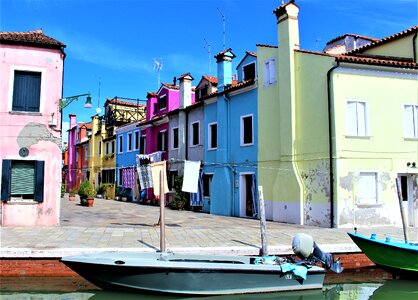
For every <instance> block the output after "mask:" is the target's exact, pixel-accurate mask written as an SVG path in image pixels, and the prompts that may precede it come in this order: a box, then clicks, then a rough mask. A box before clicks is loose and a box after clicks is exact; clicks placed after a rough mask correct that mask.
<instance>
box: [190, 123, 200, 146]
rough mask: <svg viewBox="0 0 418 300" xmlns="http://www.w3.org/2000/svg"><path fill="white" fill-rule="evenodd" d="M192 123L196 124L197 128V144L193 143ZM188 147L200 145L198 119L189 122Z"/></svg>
mask: <svg viewBox="0 0 418 300" xmlns="http://www.w3.org/2000/svg"><path fill="white" fill-rule="evenodd" d="M194 124H198V129H197V140H198V141H197V144H193V137H194V129H193V125H194ZM189 144H190V147H197V146H199V145H200V121H195V122H192V123H190V143H189Z"/></svg>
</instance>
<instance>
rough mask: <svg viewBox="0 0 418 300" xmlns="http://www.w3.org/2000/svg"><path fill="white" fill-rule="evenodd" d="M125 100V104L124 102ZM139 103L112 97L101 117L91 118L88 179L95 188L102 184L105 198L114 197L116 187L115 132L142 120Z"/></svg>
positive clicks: (142, 109)
mask: <svg viewBox="0 0 418 300" xmlns="http://www.w3.org/2000/svg"><path fill="white" fill-rule="evenodd" d="M126 100H127V101H126ZM139 102H142V100H139V99H130V98H121V97H115V98H112V99H110V98H109V99H107V100H106V103H105V105H104V107H105V114H104V115H103V116H99V115H96V116H93V117H92V134H91V136H90V140H89V170H90V172H91V173H90V177H89V180H90V182H92V183H93V184H94V186H95V188H96V189H97V188H98V187H99V186H100V185H101V184H106V195H107V196H109V197H112V198H113V197H115V188H116V171H117V170H116V133H115V130H116V128H117V127H118V126H121V125H124V124H127V123H131V122H136V121H140V120H142V119H144V117H145V105H143V104H140V103H139Z"/></svg>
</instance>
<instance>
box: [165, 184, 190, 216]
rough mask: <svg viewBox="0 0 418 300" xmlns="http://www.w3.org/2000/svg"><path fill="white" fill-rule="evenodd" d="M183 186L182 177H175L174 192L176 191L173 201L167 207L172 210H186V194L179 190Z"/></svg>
mask: <svg viewBox="0 0 418 300" xmlns="http://www.w3.org/2000/svg"><path fill="white" fill-rule="evenodd" d="M182 186H183V176H176V177H175V178H174V186H173V188H174V190H175V191H176V195H175V196H174V199H173V201H172V202H170V203H169V206H170V207H171V208H172V209H179V210H182V209H187V208H188V204H189V201H188V199H187V197H186V193H185V192H183V191H182V190H181V187H182Z"/></svg>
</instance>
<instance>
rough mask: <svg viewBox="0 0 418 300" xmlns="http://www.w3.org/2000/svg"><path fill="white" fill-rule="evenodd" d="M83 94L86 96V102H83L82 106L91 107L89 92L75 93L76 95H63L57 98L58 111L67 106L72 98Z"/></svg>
mask: <svg viewBox="0 0 418 300" xmlns="http://www.w3.org/2000/svg"><path fill="white" fill-rule="evenodd" d="M83 96H87V98H86V103H85V104H84V108H91V107H92V104H91V95H90V93H87V94H81V95H76V96H71V97H65V98H62V99H60V100H59V108H60V111H61V112H62V110H63V109H64V108H65V107H67V106H68V105H70V103H71V102H73V101H74V100H78V97H83Z"/></svg>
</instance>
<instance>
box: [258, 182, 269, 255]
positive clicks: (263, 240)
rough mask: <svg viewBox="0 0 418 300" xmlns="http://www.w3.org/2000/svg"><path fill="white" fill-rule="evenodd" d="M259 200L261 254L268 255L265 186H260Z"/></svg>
mask: <svg viewBox="0 0 418 300" xmlns="http://www.w3.org/2000/svg"><path fill="white" fill-rule="evenodd" d="M258 200H259V201H258V202H259V206H260V207H259V211H260V225H261V251H260V255H261V256H267V255H268V249H267V234H266V232H267V228H266V213H265V209H264V196H263V187H262V186H261V185H259V186H258Z"/></svg>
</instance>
